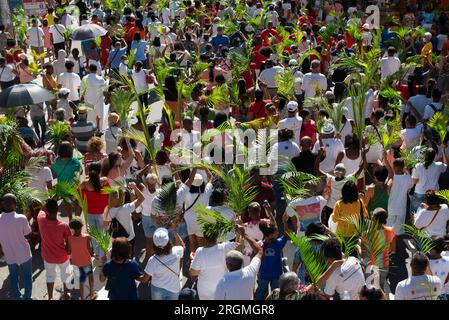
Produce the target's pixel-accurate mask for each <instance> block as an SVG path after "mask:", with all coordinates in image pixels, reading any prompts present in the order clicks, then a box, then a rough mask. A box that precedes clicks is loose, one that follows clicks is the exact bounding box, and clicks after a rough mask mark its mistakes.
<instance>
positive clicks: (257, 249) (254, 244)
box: [236, 225, 263, 259]
mask: <svg viewBox="0 0 449 320" xmlns="http://www.w3.org/2000/svg"><path fill="white" fill-rule="evenodd" d="M236 228H237V232H238V233H239V234H240V235H241V236H242V237H243V238H244V239H245V240H246V241H248V243H249V245H250V246H251V249H253V252H255V253H256V255H255V257H258V258H259V259H262V256H263V250H262V248H261V247H260V246H259V244H258V243H257V241H256V240H254V239H253V238H251V237H250V236H248V235H247V234H246V232H245V228H244V227H243V226H239V225H237V226H236Z"/></svg>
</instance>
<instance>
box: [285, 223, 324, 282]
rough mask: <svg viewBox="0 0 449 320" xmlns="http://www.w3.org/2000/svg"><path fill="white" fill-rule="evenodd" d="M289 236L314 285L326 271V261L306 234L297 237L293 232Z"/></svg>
mask: <svg viewBox="0 0 449 320" xmlns="http://www.w3.org/2000/svg"><path fill="white" fill-rule="evenodd" d="M289 237H290V239H291V240H292V243H293V245H294V246H295V247H297V248H298V249H299V252H300V254H301V259H302V262H303V263H304V266H305V268H306V270H307V273H308V274H309V277H310V280H311V282H312V284H313V285H315V284H316V283H317V282H318V280H319V279H320V277H321V276H322V275H323V273H324V271H326V262H325V259H324V257H323V255H322V254H321V252H320V251H319V250H315V249H314V248H313V246H312V245H311V243H310V240H311V239H310V238H307V237H306V236H300V237H297V236H296V235H295V234H294V233H293V232H290V233H289Z"/></svg>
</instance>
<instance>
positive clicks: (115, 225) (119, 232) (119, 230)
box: [109, 218, 129, 238]
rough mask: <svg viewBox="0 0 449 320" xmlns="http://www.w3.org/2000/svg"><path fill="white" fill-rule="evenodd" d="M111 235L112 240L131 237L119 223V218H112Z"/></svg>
mask: <svg viewBox="0 0 449 320" xmlns="http://www.w3.org/2000/svg"><path fill="white" fill-rule="evenodd" d="M109 234H110V235H111V237H112V238H118V237H125V238H128V237H129V233H128V232H127V231H126V229H125V228H124V227H123V226H122V224H121V223H120V221H118V219H117V218H112V220H111V224H110V226H109Z"/></svg>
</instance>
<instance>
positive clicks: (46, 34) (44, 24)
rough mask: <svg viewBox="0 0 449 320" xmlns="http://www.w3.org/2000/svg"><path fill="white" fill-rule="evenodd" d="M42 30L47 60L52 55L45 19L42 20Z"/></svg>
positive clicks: (48, 30) (48, 29)
mask: <svg viewBox="0 0 449 320" xmlns="http://www.w3.org/2000/svg"><path fill="white" fill-rule="evenodd" d="M42 31H43V32H44V48H45V49H47V54H46V56H47V57H48V59H49V60H51V57H52V55H53V49H52V48H53V46H52V44H51V37H50V28H49V26H48V20H47V19H44V20H42Z"/></svg>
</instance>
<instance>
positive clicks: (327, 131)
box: [321, 121, 335, 134]
mask: <svg viewBox="0 0 449 320" xmlns="http://www.w3.org/2000/svg"><path fill="white" fill-rule="evenodd" d="M334 132H335V126H334V125H333V124H332V122H329V121H327V122H326V124H325V125H324V126H323V128H322V129H321V133H324V134H331V133H334Z"/></svg>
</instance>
